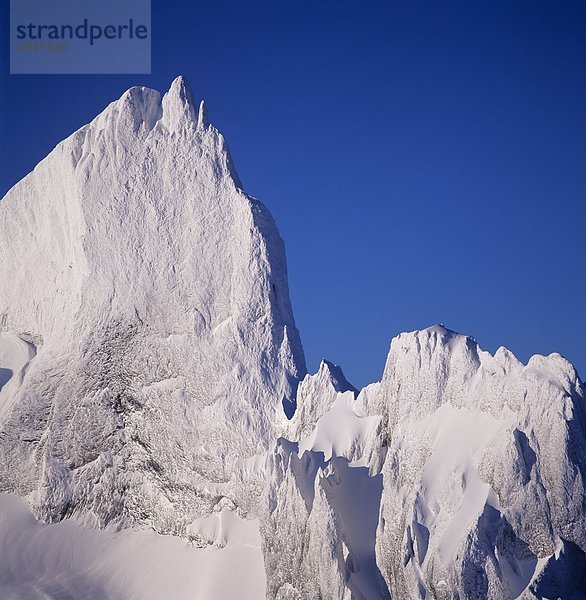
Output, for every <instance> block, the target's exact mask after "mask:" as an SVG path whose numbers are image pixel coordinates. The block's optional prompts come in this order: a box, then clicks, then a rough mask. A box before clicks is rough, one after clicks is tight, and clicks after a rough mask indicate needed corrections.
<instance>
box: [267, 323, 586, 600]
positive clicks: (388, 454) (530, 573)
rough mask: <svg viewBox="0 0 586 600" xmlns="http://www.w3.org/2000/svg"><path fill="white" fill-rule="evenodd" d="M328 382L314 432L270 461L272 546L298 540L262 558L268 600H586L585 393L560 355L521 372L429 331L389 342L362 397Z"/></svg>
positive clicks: (510, 362)
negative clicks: (380, 369)
mask: <svg viewBox="0 0 586 600" xmlns="http://www.w3.org/2000/svg"><path fill="white" fill-rule="evenodd" d="M325 373H326V372H325V371H324V366H323V365H322V368H321V369H320V372H319V373H318V375H316V376H313V377H309V376H308V377H306V379H305V380H304V382H303V384H302V385H301V386H300V401H299V405H300V407H301V400H303V403H305V405H307V406H310V405H311V406H316V407H319V410H317V409H316V410H317V412H318V413H319V418H318V420H317V422H316V424H315V426H314V428H313V431H312V432H311V433H307V431H304V430H303V429H300V428H299V427H297V429H296V431H300V432H302V433H304V434H305V436H306V437H301V438H300V439H299V440H298V441H296V443H294V444H292V443H291V442H287V443H284V442H282V443H281V446H280V448H279V449H278V450H277V452H276V453H275V456H274V458H273V463H271V464H272V465H273V469H274V473H275V475H274V477H273V478H272V480H271V483H270V485H269V491H268V501H267V502H266V505H267V507H268V516H267V518H266V519H265V522H266V523H268V524H269V529H270V533H269V535H267V534H266V532H265V537H267V538H269V539H271V540H274V539H279V540H283V539H285V540H290V539H291V538H297V539H298V540H302V542H301V544H300V545H299V546H297V548H298V549H297V550H295V549H293V550H291V548H290V546H291V545H292V544H291V542H287V545H286V547H280V548H279V549H278V550H279V551H275V549H274V548H273V547H272V546H270V545H269V547H268V549H267V550H265V561H267V562H268V561H269V560H271V562H270V563H268V564H270V565H271V570H267V580H268V585H269V589H272V590H273V594H272V595H271V596H270V597H279V595H278V593H275V590H278V591H279V592H280V593H283V597H285V598H289V597H291V598H297V597H299V598H306V597H308V598H319V597H331V598H335V597H343V596H344V594H347V593H350V592H351V593H352V594H353V595H352V597H353V598H385V597H387V596H388V594H389V593H390V595H391V596H392V597H393V598H401V599H411V598H413V599H417V598H437V599H442V598H446V599H448V598H450V599H451V598H461V599H464V598H467V599H468V598H469V599H473V598H474V599H476V598H490V599H494V600H499V599H503V598H511V599H512V598H518V597H525V598H534V597H537V598H541V597H543V596H545V597H560V598H566V597H568V598H569V597H571V596H572V594H574V593H577V592H578V591H579V590H581V591H582V592H586V589H585V587H584V586H585V585H586V555H585V554H584V550H586V496H585V490H584V475H585V471H586V456H585V448H586V440H585V427H586V418H585V417H586V415H585V414H584V392H583V388H582V384H581V382H580V380H579V379H578V376H577V374H576V372H575V370H574V369H573V367H572V366H571V365H570V364H569V363H568V362H567V361H566V360H565V359H563V358H562V357H561V356H559V355H556V354H552V355H551V356H549V357H542V356H535V357H533V358H532V359H531V360H530V361H529V363H528V365H527V366H523V365H522V364H521V363H520V362H519V361H517V360H516V359H515V357H514V356H513V355H512V354H511V353H510V352H508V351H507V350H505V349H504V348H501V349H499V350H498V352H497V353H496V354H495V356H491V355H490V354H489V353H487V352H484V351H483V350H481V349H480V347H479V346H478V344H477V343H476V342H475V341H474V340H473V339H472V338H470V337H466V336H463V335H459V334H456V333H454V332H451V331H449V330H447V329H445V328H444V327H442V326H435V327H430V328H428V329H425V330H422V331H417V332H414V333H408V334H401V335H400V336H398V337H397V338H395V339H394V340H393V342H392V345H391V351H390V353H389V357H388V361H387V365H386V368H385V372H384V375H383V378H382V380H381V382H380V383H377V384H373V385H371V386H368V387H367V388H365V389H364V390H362V392H361V393H360V394H359V396H358V397H357V398H354V395H353V394H352V393H351V392H346V393H345V394H344V393H336V387H335V386H336V384H335V382H334V381H332V379H331V378H330V380H329V381H328V380H327V378H326V377H325V376H324V375H325ZM302 392H303V396H304V397H303V398H301V396H302ZM311 395H314V396H315V397H317V398H322V399H327V402H329V407H328V406H325V405H324V404H320V403H319V401H318V400H316V398H315V397H314V398H311V397H308V396H311ZM301 499H303V500H305V504H304V503H303V502H301ZM340 506H347V507H348V506H351V507H353V510H351V511H348V510H347V511H346V512H344V511H340V510H339V507H340ZM316 515H319V517H316ZM370 519H372V521H370ZM292 523H294V524H292ZM369 523H370V525H369ZM372 523H374V525H372ZM271 528H272V529H271ZM315 540H319V548H320V551H319V553H318V554H317V557H314V556H311V553H310V552H308V553H307V555H306V558H305V559H304V551H303V550H302V549H303V548H311V547H313V546H315V545H316V541H315ZM328 540H329V543H328ZM283 554H284V555H285V556H287V559H286V560H285V559H281V561H280V562H279V557H280V556H282V555H283ZM365 572H366V573H368V576H367V577H365ZM274 573H276V574H278V575H277V576H275V575H274ZM326 573H327V574H329V577H330V579H327V577H326V575H325V574H326ZM381 580H382V583H381ZM307 581H310V582H311V584H309V587H311V589H313V590H321V593H322V595H321V596H320V595H319V594H318V593H314V592H312V593H308V592H307V589H306V587H300V586H303V585H305V586H307ZM296 582H297V583H296ZM301 582H304V583H301ZM365 582H367V583H365ZM271 585H272V586H274V587H273V588H271ZM336 585H337V587H335V586H336ZM366 586H370V587H366ZM377 586H378V587H377ZM328 589H337V590H338V592H336V593H333V594H332V595H328V592H327V590H328ZM292 590H293V591H292ZM284 591H287V594H285V593H284ZM296 594H297V595H296Z"/></svg>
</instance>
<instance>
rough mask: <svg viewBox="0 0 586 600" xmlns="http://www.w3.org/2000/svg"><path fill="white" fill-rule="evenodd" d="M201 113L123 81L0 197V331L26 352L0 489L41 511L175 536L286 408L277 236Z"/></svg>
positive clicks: (270, 432) (292, 364) (294, 350)
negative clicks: (29, 354) (106, 102)
mask: <svg viewBox="0 0 586 600" xmlns="http://www.w3.org/2000/svg"><path fill="white" fill-rule="evenodd" d="M198 118H199V117H196V114H195V112H194V104H193V100H192V97H191V93H190V91H189V88H188V86H187V84H186V82H185V80H184V79H182V78H179V79H176V80H175V81H174V82H173V84H172V86H171V88H170V90H169V91H168V92H167V93H166V94H165V96H164V97H163V98H162V99H161V95H160V94H159V93H158V92H156V91H154V90H150V89H148V88H139V87H136V88H131V89H130V90H128V91H127V92H126V93H124V94H123V95H122V97H121V98H120V99H119V100H118V101H116V102H114V103H112V104H110V106H108V107H107V108H106V110H105V111H103V112H102V113H101V114H100V115H99V116H98V117H96V118H95V119H94V120H93V121H92V122H91V123H90V124H89V125H86V126H84V127H82V128H81V129H80V130H78V131H77V132H75V133H74V134H73V135H71V136H70V137H69V138H67V139H66V140H65V141H64V142H62V143H61V144H59V146H57V148H56V149H55V150H54V151H53V152H51V154H49V156H48V157H47V158H45V159H44V160H43V161H42V162H41V163H40V164H39V165H38V166H37V167H36V168H35V170H34V171H33V172H32V173H30V174H29V175H28V176H27V177H25V178H24V179H23V180H22V181H21V182H20V183H19V184H18V185H17V186H15V187H14V188H13V189H12V190H11V191H10V192H9V193H8V194H7V196H6V197H5V198H4V199H3V200H2V201H1V202H0V324H1V331H2V332H6V333H8V334H10V335H11V336H16V337H17V338H20V339H22V340H26V341H27V342H30V343H32V344H34V345H35V346H36V351H35V349H33V351H34V352H33V353H34V358H32V359H31V360H29V362H28V364H27V367H26V378H24V379H23V380H22V382H20V384H19V385H15V386H12V383H11V386H12V390H13V391H14V394H13V396H12V397H11V399H10V402H9V404H8V405H4V406H2V407H0V429H1V432H2V435H1V436H0V454H1V455H2V456H3V457H4V460H3V461H2V462H1V464H0V480H1V481H3V482H4V483H3V485H4V487H5V489H9V490H11V491H18V492H19V493H21V494H23V495H27V496H29V498H30V499H31V501H32V503H33V504H34V507H35V509H36V511H37V514H39V515H40V516H41V517H42V518H44V519H47V520H58V519H60V518H63V517H64V516H66V515H75V516H76V517H78V518H80V519H83V520H85V521H87V522H91V523H97V524H101V525H103V524H105V523H108V522H116V523H118V524H128V523H132V522H136V521H138V522H147V523H150V524H152V525H153V526H154V527H156V528H157V529H160V530H162V531H181V530H182V528H183V527H184V524H185V523H186V522H188V521H189V520H190V519H191V518H192V517H194V515H201V514H202V513H205V511H206V510H208V509H210V508H211V506H213V505H214V503H215V502H216V501H217V498H216V496H217V494H218V493H219V492H218V490H217V489H216V490H215V491H214V492H213V493H212V492H210V491H209V489H208V488H206V483H207V482H210V481H214V482H215V483H219V482H224V483H225V482H226V481H227V480H229V479H230V478H231V470H232V466H233V464H234V463H235V461H237V460H238V459H239V458H240V457H242V456H250V455H252V454H255V453H257V452H262V451H264V450H265V449H266V448H267V446H268V445H269V444H270V443H271V441H272V440H274V439H275V437H276V430H277V427H278V426H280V422H281V421H282V420H283V419H284V417H283V412H282V406H283V405H284V403H288V404H289V405H294V402H295V398H294V394H295V389H296V386H297V382H298V381H299V380H300V379H301V378H302V377H303V376H304V375H305V363H304V358H303V350H302V347H301V342H300V340H299V335H298V332H297V328H296V326H295V322H294V319H293V314H292V310H291V304H290V300H289V291H288V282H287V266H286V260H285V252H284V246H283V242H282V240H281V238H280V236H279V233H278V230H277V228H276V225H275V223H274V221H273V219H272V217H271V215H270V214H269V212H268V211H267V209H266V208H265V207H264V206H263V205H262V204H261V203H260V202H259V201H257V200H254V199H252V198H251V197H249V196H247V195H246V194H245V193H244V192H243V191H242V190H241V189H240V187H239V182H238V180H237V176H236V172H235V170H234V168H233V166H232V163H231V159H230V156H229V153H228V150H227V147H226V145H225V142H224V140H223V137H222V136H221V134H220V133H219V132H218V131H217V130H216V129H215V128H213V127H211V126H209V127H206V128H200V129H198V128H197V126H196V125H197V119H198ZM202 118H203V112H202ZM202 123H203V121H202ZM11 339H12V338H11ZM35 352H36V353H35ZM73 415H75V416H73ZM13 473H19V474H20V475H19V477H18V478H16V479H15V478H14V476H13V475H11V474H13ZM119 486H123V487H124V488H125V489H126V490H127V491H126V492H125V493H124V495H123V496H121V495H120V493H118V491H117V489H118V487H119ZM88 490H90V491H88ZM170 490H175V491H173V492H172V493H171V491H170ZM170 498H171V499H170ZM238 501H239V502H244V500H242V498H240V500H238ZM236 503H237V502H236Z"/></svg>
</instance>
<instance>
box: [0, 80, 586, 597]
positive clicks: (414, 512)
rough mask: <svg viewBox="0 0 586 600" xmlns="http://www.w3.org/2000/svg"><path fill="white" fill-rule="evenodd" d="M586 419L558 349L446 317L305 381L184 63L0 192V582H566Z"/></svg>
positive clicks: (289, 320) (276, 249) (340, 586)
mask: <svg viewBox="0 0 586 600" xmlns="http://www.w3.org/2000/svg"><path fill="white" fill-rule="evenodd" d="M288 417H291V418H290V419H288ZM585 425H586V416H585V412H584V388H583V385H582V382H581V381H580V379H579V378H578V375H577V374H576V372H575V370H574V369H573V368H572V366H571V365H570V364H569V363H568V362H567V361H566V360H565V359H563V358H562V357H561V356H559V355H555V354H553V355H551V356H549V357H542V356H535V357H533V358H532V359H531V360H530V361H529V363H528V364H527V365H522V364H521V363H520V362H519V361H517V360H516V359H515V357H514V356H513V355H512V354H511V353H510V352H508V351H507V350H505V349H504V348H501V349H499V350H498V351H497V352H496V354H495V355H494V356H492V355H490V354H489V353H487V352H484V351H483V350H482V349H481V348H480V347H479V346H478V344H477V343H476V342H475V341H474V340H473V339H472V338H470V337H466V336H463V335H459V334H456V333H454V332H451V331H449V330H448V329H446V328H444V327H443V326H439V325H438V326H434V327H430V328H428V329H424V330H422V331H417V332H413V333H408V334H401V335H400V336H398V337H397V338H395V339H394V340H393V342H392V344H391V350H390V353H389V357H388V360H387V365H386V368H385V371H384V374H383V377H382V379H381V381H380V382H377V383H374V384H372V385H370V386H367V387H366V388H364V389H363V390H361V391H358V390H356V389H354V387H353V386H352V385H351V384H350V383H349V382H348V381H347V380H346V378H345V377H344V374H343V372H342V370H341V368H340V367H338V366H336V365H333V364H332V363H329V362H328V361H323V362H322V364H321V366H320V368H319V371H318V373H317V374H315V375H307V374H306V369H305V363H304V358H303V350H302V347H301V342H300V339H299V335H298V332H297V329H296V327H295V322H294V319H293V314H292V310H291V306H290V301H289V293H288V283H287V269H286V261H285V252H284V247H283V243H282V240H281V238H280V236H279V234H278V231H277V228H276V226H275V223H274V221H273V220H272V218H271V216H270V214H269V213H268V211H267V209H266V208H265V207H264V206H263V205H262V204H261V203H260V202H258V201H257V200H255V199H253V198H251V197H250V196H248V195H246V193H245V192H244V191H243V190H242V186H241V183H240V181H239V179H238V176H237V175H236V172H235V169H234V167H233V164H232V161H231V158H230V155H229V152H228V149H227V146H226V143H225V141H224V139H223V137H222V136H221V134H220V133H219V132H218V131H217V130H216V129H215V128H214V127H213V126H212V125H211V124H210V123H209V122H208V119H207V115H206V111H205V107H204V105H203V103H202V104H201V105H200V106H199V108H196V107H195V104H194V102H193V98H192V94H191V92H190V90H189V87H188V85H187V83H186V82H185V80H184V79H183V78H178V79H176V80H175V81H174V82H173V84H172V86H171V88H170V90H169V91H168V92H167V93H166V94H165V95H164V96H162V97H161V95H160V94H159V93H158V92H156V91H154V90H149V89H146V88H132V89H130V90H129V91H128V92H126V93H125V94H124V95H123V96H122V97H121V98H120V100H118V101H116V102H113V103H112V104H111V105H110V106H109V107H107V108H106V110H105V111H104V112H103V113H101V114H100V115H99V116H98V117H96V119H94V120H93V121H92V122H91V123H90V124H89V125H86V126H84V127H82V128H81V129H80V130H78V131H77V132H75V133H74V134H73V135H71V136H70V137H69V138H67V139H66V140H65V141H64V142H62V143H61V144H59V145H58V146H57V147H56V148H55V150H53V152H51V154H49V156H48V157H47V158H46V159H44V160H43V161H42V162H41V163H40V164H39V165H37V167H36V168H35V169H34V171H33V172H32V173H30V174H29V175H27V176H26V177H25V178H24V179H23V180H22V181H21V182H20V183H18V184H17V185H16V186H15V187H14V188H13V189H12V190H10V191H9V192H8V194H7V195H6V197H5V198H4V199H3V200H2V201H1V202H0V492H1V493H2V494H1V495H0V552H1V555H2V560H1V561H0V595H2V597H7V598H47V597H49V598H53V597H56V598H65V597H67V598H91V599H102V598H120V599H127V598H128V599H130V598H136V597H140V598H160V597H173V598H176V599H177V600H181V599H183V598H185V599H188V598H189V599H200V598H201V599H204V598H205V599H207V600H209V599H211V600H214V599H215V598H227V597H240V598H260V597H263V596H266V597H267V598H269V599H281V600H285V599H305V598H310V599H314V598H315V599H318V598H320V599H326V598H327V599H329V598H332V599H350V598H352V599H361V598H366V599H371V598H372V599H376V598H393V599H400V600H403V599H420V598H421V599H428V598H429V599H430V598H436V599H454V600H456V599H462V600H463V599H480V598H490V599H494V600H500V599H504V598H511V599H513V598H526V599H530V598H539V599H541V598H564V599H565V598H580V597H584V596H585V595H586V575H585V573H586V555H585V553H584V551H585V550H586V500H585V490H584V477H585V472H586V441H585ZM15 496H19V497H20V498H23V499H25V500H26V501H27V502H28V505H27V504H26V503H25V502H23V500H21V499H19V498H17V497H15ZM30 511H32V513H33V514H34V517H33V514H31V512H30ZM35 517H36V519H35Z"/></svg>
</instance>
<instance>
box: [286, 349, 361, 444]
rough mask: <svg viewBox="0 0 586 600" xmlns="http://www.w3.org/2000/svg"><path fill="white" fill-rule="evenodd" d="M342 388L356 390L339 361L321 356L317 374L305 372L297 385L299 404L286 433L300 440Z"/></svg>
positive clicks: (291, 437) (343, 389)
mask: <svg viewBox="0 0 586 600" xmlns="http://www.w3.org/2000/svg"><path fill="white" fill-rule="evenodd" d="M341 392H355V393H357V390H356V389H355V388H354V386H353V385H352V384H351V383H350V382H349V381H348V380H347V379H346V377H345V375H344V373H343V371H342V369H341V368H340V367H339V366H338V365H334V364H333V363H331V362H329V361H327V360H325V359H324V360H322V362H321V363H320V366H319V370H318V372H317V373H316V374H315V375H309V374H308V375H306V376H305V378H304V379H303V381H302V382H301V383H300V384H299V387H298V388H297V408H296V410H295V413H294V414H293V416H292V417H291V420H290V421H289V422H288V423H287V428H286V430H285V437H287V438H289V439H292V440H300V439H301V438H303V437H306V436H308V435H309V434H311V432H312V431H313V429H314V427H315V425H316V423H317V422H318V421H319V419H320V418H321V417H322V416H323V415H324V414H325V413H326V412H327V411H328V410H329V409H330V407H331V405H332V404H333V402H334V401H335V399H336V398H337V396H338V394H339V393H341Z"/></svg>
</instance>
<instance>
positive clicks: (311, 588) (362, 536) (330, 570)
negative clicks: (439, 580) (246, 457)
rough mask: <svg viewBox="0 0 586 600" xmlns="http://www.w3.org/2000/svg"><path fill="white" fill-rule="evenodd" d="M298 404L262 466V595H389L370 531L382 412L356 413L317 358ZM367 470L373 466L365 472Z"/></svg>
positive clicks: (348, 392) (378, 481)
mask: <svg viewBox="0 0 586 600" xmlns="http://www.w3.org/2000/svg"><path fill="white" fill-rule="evenodd" d="M297 401H298V404H297V412H296V413H295V416H294V417H293V419H292V420H291V422H290V423H289V428H288V433H289V435H291V436H292V438H293V439H294V440H296V441H289V440H286V439H283V438H282V439H280V440H279V442H278V443H277V445H276V448H275V450H274V452H273V454H272V455H269V457H268V461H267V465H266V469H267V474H266V486H265V496H264V502H263V503H262V507H263V508H262V512H261V530H262V533H263V538H262V539H263V553H264V558H265V568H266V574H267V597H268V598H282V599H306V598H307V599H315V600H317V599H320V598H339V599H348V600H349V599H350V598H353V599H369V598H387V597H388V591H387V589H386V584H385V582H384V580H383V578H382V575H381V573H380V570H379V569H378V567H377V564H376V553H375V540H376V529H377V523H378V514H379V505H380V499H381V493H382V476H381V475H380V474H378V475H376V474H374V475H373V473H371V472H370V471H371V470H370V469H369V462H371V461H372V462H374V463H376V464H378V461H377V460H375V459H374V458H373V457H375V456H378V449H379V446H380V439H381V438H380V436H381V418H380V417H379V416H377V415H373V416H362V417H361V416H359V415H358V414H356V411H355V405H356V390H355V388H354V387H353V386H352V385H351V384H350V383H349V382H348V381H347V380H346V378H345V377H344V374H343V372H342V370H341V369H340V367H337V366H334V365H332V364H331V363H329V362H327V361H323V362H322V363H321V365H320V368H319V370H318V372H317V373H316V374H315V375H307V376H306V377H305V379H304V380H303V382H302V383H301V384H300V385H299V388H298V397H297ZM371 475H373V476H371Z"/></svg>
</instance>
